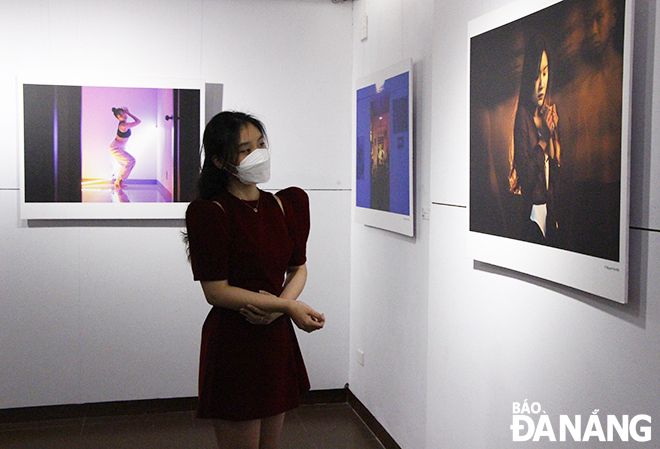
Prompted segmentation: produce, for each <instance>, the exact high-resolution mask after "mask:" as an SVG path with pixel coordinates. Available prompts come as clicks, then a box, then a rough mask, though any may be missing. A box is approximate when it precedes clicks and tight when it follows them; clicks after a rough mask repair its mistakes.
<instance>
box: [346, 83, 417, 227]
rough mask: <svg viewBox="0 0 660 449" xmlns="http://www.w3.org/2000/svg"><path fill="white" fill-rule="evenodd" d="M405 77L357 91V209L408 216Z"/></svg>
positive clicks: (408, 175)
mask: <svg viewBox="0 0 660 449" xmlns="http://www.w3.org/2000/svg"><path fill="white" fill-rule="evenodd" d="M409 76H410V73H409V72H405V73H402V74H400V75H397V76H394V77H392V78H388V79H386V80H385V82H384V84H383V85H382V86H378V85H376V84H372V85H370V86H366V87H363V88H362V89H358V90H357V143H356V156H357V164H356V205H357V207H362V208H367V209H373V210H380V211H385V212H391V213H395V214H401V215H409V214H410V133H409V114H410V111H409V92H408V89H409Z"/></svg>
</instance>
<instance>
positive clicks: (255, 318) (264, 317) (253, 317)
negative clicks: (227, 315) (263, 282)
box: [239, 304, 283, 326]
mask: <svg viewBox="0 0 660 449" xmlns="http://www.w3.org/2000/svg"><path fill="white" fill-rule="evenodd" d="M239 312H240V314H241V315H243V316H244V317H245V319H246V320H247V322H248V323H251V324H258V325H264V326H265V325H268V324H270V323H272V322H273V321H275V320H276V319H278V318H279V317H281V316H282V315H283V314H282V313H269V312H265V311H263V310H261V309H260V308H258V307H255V306H253V305H251V304H248V305H247V306H246V307H243V308H242V309H241V310H240V311H239Z"/></svg>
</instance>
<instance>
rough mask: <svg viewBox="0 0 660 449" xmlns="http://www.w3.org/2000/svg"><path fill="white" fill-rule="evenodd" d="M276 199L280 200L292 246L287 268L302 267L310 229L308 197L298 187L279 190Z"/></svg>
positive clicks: (305, 256)
mask: <svg viewBox="0 0 660 449" xmlns="http://www.w3.org/2000/svg"><path fill="white" fill-rule="evenodd" d="M277 197H278V198H280V199H281V200H282V205H283V206H284V214H285V218H286V222H287V225H288V226H289V235H290V236H291V239H292V240H293V244H294V249H293V254H292V255H291V259H290V260H289V266H299V265H303V264H304V263H305V262H307V237H309V229H310V218H309V197H308V196H307V193H305V191H304V190H303V189H301V188H298V187H289V188H287V189H284V190H280V191H279V192H277Z"/></svg>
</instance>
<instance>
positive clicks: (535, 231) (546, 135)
mask: <svg viewBox="0 0 660 449" xmlns="http://www.w3.org/2000/svg"><path fill="white" fill-rule="evenodd" d="M551 62H552V61H551V59H550V57H549V55H548V50H547V46H546V45H545V42H544V41H543V39H541V38H536V39H532V40H530V42H529V44H528V46H527V48H526V49H525V59H524V62H523V71H522V78H521V82H520V96H519V98H518V108H517V111H516V118H515V125H514V130H513V144H514V148H513V158H512V161H511V174H510V183H511V191H512V192H513V193H518V194H520V195H522V197H523V203H524V214H525V216H524V217H523V227H522V234H523V235H522V236H523V238H524V239H525V240H529V241H532V242H535V243H549V244H554V243H556V238H557V233H558V231H559V222H558V219H557V213H556V203H555V198H556V194H557V193H558V192H557V190H558V186H559V168H560V166H561V147H560V144H559V133H558V126H557V125H558V123H559V116H558V115H557V107H556V106H555V105H554V104H552V103H551V102H550V95H549V94H550V89H549V83H550V79H551V77H550V74H551V70H550V67H551Z"/></svg>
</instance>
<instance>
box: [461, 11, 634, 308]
mask: <svg viewBox="0 0 660 449" xmlns="http://www.w3.org/2000/svg"><path fill="white" fill-rule="evenodd" d="M632 17H633V1H632V0H563V1H557V0H533V1H530V0H522V1H516V2H514V3H511V4H509V5H508V6H506V7H503V8H501V9H498V10H496V11H494V12H492V13H490V14H488V15H485V16H483V17H480V18H478V19H475V20H473V21H471V22H470V23H469V27H468V28H469V36H468V39H469V49H470V58H469V77H470V79H469V81H470V97H469V114H470V116H469V120H470V152H469V155H470V156H469V157H470V200H469V213H470V232H469V238H470V251H471V253H472V254H471V255H472V257H473V259H475V260H478V261H482V262H486V263H489V264H493V265H497V266H502V267H505V268H508V269H512V270H515V271H519V272H522V273H526V274H530V275H533V276H536V277H539V278H543V279H547V280H550V281H552V282H555V283H558V284H562V285H567V286H569V287H572V288H575V289H578V290H582V291H585V292H589V293H591V294H594V295H597V296H600V297H603V298H607V299H611V300H614V301H617V302H620V303H625V302H627V290H628V287H627V279H628V219H629V214H628V207H629V205H628V203H629V159H630V97H631V51H632V24H633V21H632Z"/></svg>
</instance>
